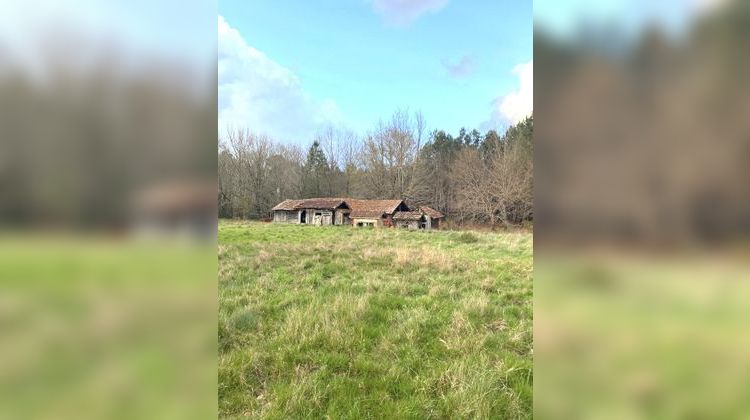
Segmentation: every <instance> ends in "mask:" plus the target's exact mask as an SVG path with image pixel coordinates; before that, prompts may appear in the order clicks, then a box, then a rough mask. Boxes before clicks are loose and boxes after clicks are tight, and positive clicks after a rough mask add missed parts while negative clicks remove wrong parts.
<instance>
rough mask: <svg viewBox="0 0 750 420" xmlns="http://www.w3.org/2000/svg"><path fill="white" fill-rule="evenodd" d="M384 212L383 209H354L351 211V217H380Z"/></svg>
mask: <svg viewBox="0 0 750 420" xmlns="http://www.w3.org/2000/svg"><path fill="white" fill-rule="evenodd" d="M383 214H385V212H382V211H367V210H352V212H351V213H349V217H350V218H352V219H361V218H365V219H379V218H381V217H382V216H383Z"/></svg>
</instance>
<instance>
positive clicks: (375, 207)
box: [344, 198, 404, 214]
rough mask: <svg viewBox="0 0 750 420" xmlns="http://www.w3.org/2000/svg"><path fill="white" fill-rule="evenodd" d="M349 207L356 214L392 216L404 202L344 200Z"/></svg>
mask: <svg viewBox="0 0 750 420" xmlns="http://www.w3.org/2000/svg"><path fill="white" fill-rule="evenodd" d="M344 200H345V201H346V202H347V204H349V207H350V208H351V209H352V213H354V212H357V213H359V212H369V213H378V212H379V213H380V214H383V213H388V214H391V213H393V212H394V211H396V209H397V208H398V206H400V205H401V203H403V202H404V200H361V199H358V198H345V199H344Z"/></svg>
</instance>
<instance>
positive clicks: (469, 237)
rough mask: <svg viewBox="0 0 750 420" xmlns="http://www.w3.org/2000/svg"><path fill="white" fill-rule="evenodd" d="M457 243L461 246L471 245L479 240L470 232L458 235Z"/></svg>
mask: <svg viewBox="0 0 750 420" xmlns="http://www.w3.org/2000/svg"><path fill="white" fill-rule="evenodd" d="M458 242H460V243H462V244H473V243H477V242H479V238H478V237H477V235H475V234H473V233H471V232H464V233H462V234H460V235H458Z"/></svg>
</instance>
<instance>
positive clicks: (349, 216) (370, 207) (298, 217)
mask: <svg viewBox="0 0 750 420" xmlns="http://www.w3.org/2000/svg"><path fill="white" fill-rule="evenodd" d="M271 210H272V212H273V221H274V222H275V223H294V224H309V225H320V226H324V225H351V226H355V227H400V228H405V229H415V230H416V229H435V228H438V227H439V226H440V220H442V219H443V218H444V217H445V216H444V215H443V214H442V213H440V212H438V211H436V210H433V209H431V208H429V207H417V208H414V209H412V208H410V207H409V206H408V205H407V204H406V203H405V202H404V201H403V200H363V199H356V198H308V199H301V200H284V201H282V202H281V203H279V204H277V205H276V206H275V207H273V209H271Z"/></svg>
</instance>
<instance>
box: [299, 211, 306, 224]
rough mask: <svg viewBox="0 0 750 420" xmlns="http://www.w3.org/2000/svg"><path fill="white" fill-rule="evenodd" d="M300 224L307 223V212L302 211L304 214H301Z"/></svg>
mask: <svg viewBox="0 0 750 420" xmlns="http://www.w3.org/2000/svg"><path fill="white" fill-rule="evenodd" d="M299 222H300V223H302V224H305V223H307V210H302V213H300V214H299Z"/></svg>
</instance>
